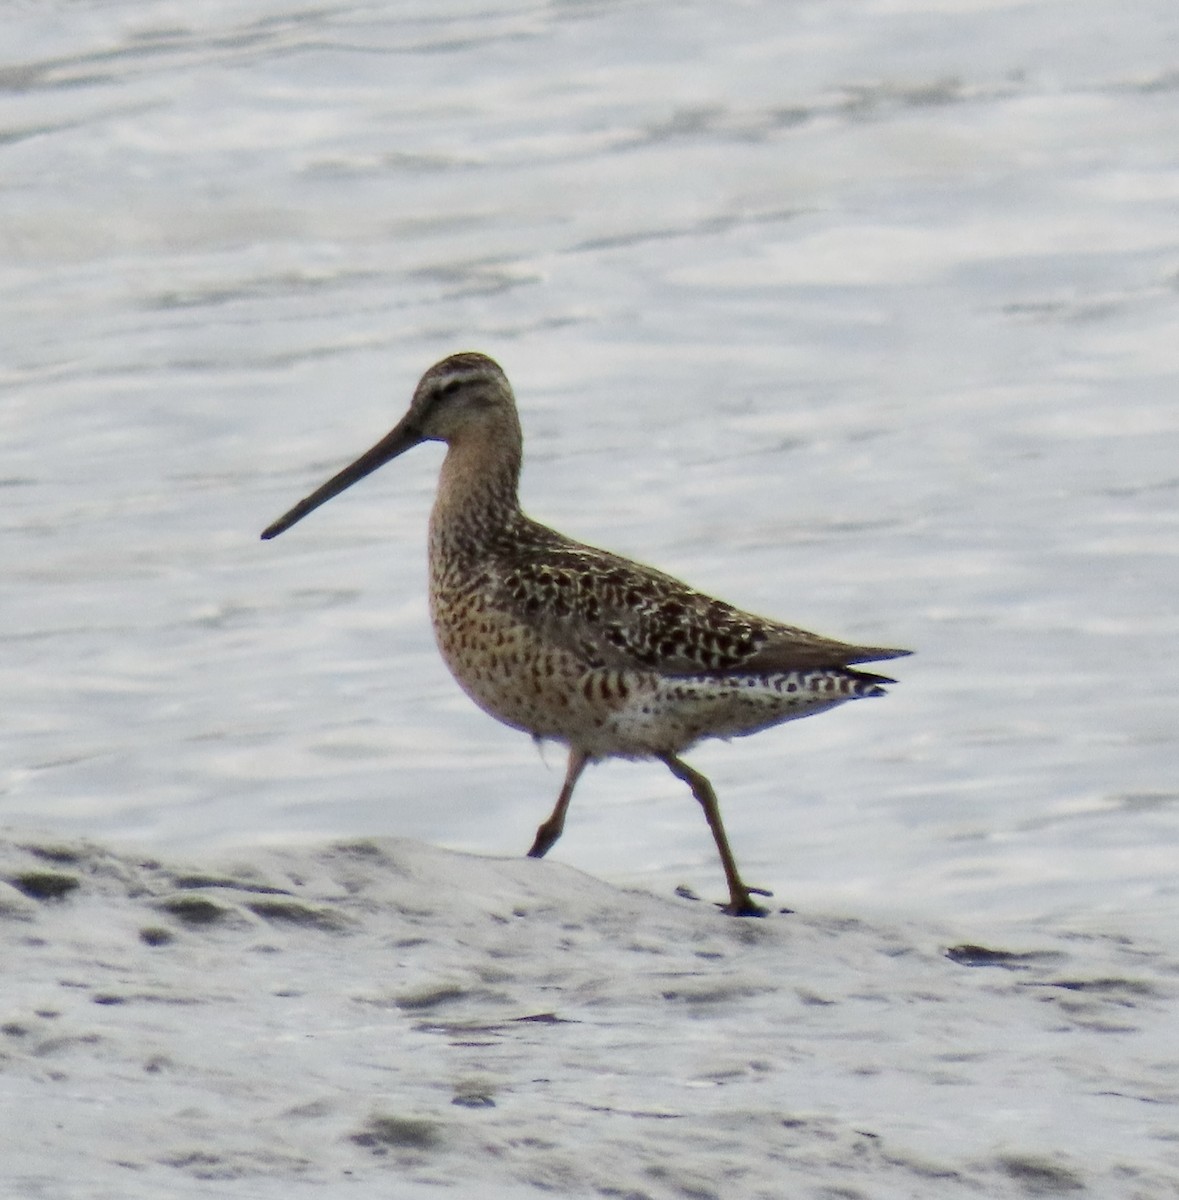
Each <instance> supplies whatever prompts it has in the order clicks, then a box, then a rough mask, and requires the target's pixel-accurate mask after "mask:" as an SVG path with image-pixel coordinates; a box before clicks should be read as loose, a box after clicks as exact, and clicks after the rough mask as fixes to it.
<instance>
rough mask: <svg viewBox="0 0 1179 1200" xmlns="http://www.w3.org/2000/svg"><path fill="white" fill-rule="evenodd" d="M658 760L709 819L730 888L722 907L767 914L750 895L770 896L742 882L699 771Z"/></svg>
mask: <svg viewBox="0 0 1179 1200" xmlns="http://www.w3.org/2000/svg"><path fill="white" fill-rule="evenodd" d="M659 757H660V760H661V761H662V762H663V763H664V764H666V766H667V769H668V770H669V771H670V772H671V773H672V774H673V775H674V776H675V777H676V778H677V779H682V780H683V781H684V782H685V783H686V784H687V785H688V787H690V788H691V789H692V795H693V796H695V797H696V799H697V800H699V801H700V807H701V808H703V809H704V815H705V817H707V818H708V827H709V829H711V830H712V837H713V840H714V841H715V842H716V848H717V850H718V851H719V852H720V860H721V866H723V867H724V869H725V879H726V880H727V881H728V884H729V902H728V904H727V905H725V912H727V913H730V914H732V915H733V916H734V917H764V916H765V915H766V912H767V911H768V910H766V909H764V908H762V907H761V905H760V904H754V903H753V897H752V896H751V895H750V891H751V890H752V891H756V892H757V893H758V895H759V896H768V895H770V893H769V892H766V891H763V890H762V889H761V888H753V889H750V888H748V887H746V886H745V884H744V882H743V881H742V879H741V876H740V874H739V873H738V871H737V860H736V859H735V858H734V857H733V852H732V850H730V849H729V839H728V838H727V837H726V836H725V827H724V824H723V822H722V821H721V815H720V806H719V805H718V804H717V802H716V792H714V791H713V790H712V784H711V783H709V782H708V780H707V779H706V778H705V777H704V776H703V775H701V774H700V772H699V771H694V770H693V769H692V768H691V767H689V766H688V764H687V763H686V762H684V761H683V759H680V758H676V756H675V755H674V754H661V755H660V756H659Z"/></svg>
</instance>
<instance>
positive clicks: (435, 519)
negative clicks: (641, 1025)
mask: <svg viewBox="0 0 1179 1200" xmlns="http://www.w3.org/2000/svg"><path fill="white" fill-rule="evenodd" d="M427 441H436V442H445V443H446V444H447V454H446V458H445V460H444V461H443V464H442V471H441V477H440V479H439V484H438V494H437V497H436V499H435V501H434V509H433V512H432V514H431V516H430V539H429V557H430V614H431V617H432V619H433V623H434V633H435V636H436V638H437V641H438V647H439V649H440V650H441V652H442V657H443V658H444V659H445V660H446V665H447V666H448V667H449V668H450V671H451V674H452V675H454V677H455V679H456V680H457V681H458V684H459V686H460V687H461V688H462V689H463V691H465V692H466V693H467V695H468V696H470V697H471V699H472V700H474V701H475V703H476V704H477V705H479V707H480V708H482V709H483V710H484V711H485V712H487V713H490V714H491V716H493V717H495V718H496V719H497V720H499V721H502V722H503V723H504V724H505V725H510V726H512V727H513V728H514V729H521V730H523V731H524V732H525V733H530V734H531V735H532V736H533V737H534V738H537V739H542V738H551V739H553V740H554V741H558V742H561V743H563V744H564V745H566V746H567V747H568V749H569V764H568V769H567V770H566V772H565V780H564V783H563V785H562V787H561V791H560V794H559V796H558V797H557V803H556V805H555V807H554V808H553V811H552V813H551V814H550V815H549V817H548V819H547V820H546V821H544V823H543V824H542V825H541V826H540V828H539V829H538V830H537V833H536V840H535V841H534V842H533V845H532V848H531V850H529V852H528V853H529V854H530V855H531V856H532V857H534V858H540V857H542V856H543V855H544V854H545V853H547V852H548V851H549V850H550V849H551V848H552V846H553V844H554V843H555V842H556V841H557V839H558V838H559V837H560V836H561V831H562V829H563V828H564V825H565V813H566V810H567V809H568V807H569V801H570V798H571V797H572V795H573V789H574V787H575V786H576V784H577V780H578V778H579V777H580V775H581V773H582V771H583V770H584V769H585V767H586V765H587V764H588V763H591V762H594V761H597V760H599V759H603V758H610V757H617V758H629V759H647V758H653V759H658V760H659V761H660V762H662V763H663V764H664V765H665V766H666V767H667V768H668V770H670V771H671V773H672V774H673V775H675V776H676V778H678V779H681V780H683V782H684V783H686V784H687V785H688V787H689V788H691V790H692V794H693V795H694V796H695V797H696V799H697V800H698V801H699V802H700V804H701V806H702V807H703V809H704V814H705V816H706V817H707V819H708V824H709V827H710V829H711V830H712V836H713V838H714V839H715V841H716V848H717V850H718V852H719V853H720V859H721V864H722V865H723V867H724V872H725V878H726V880H727V882H728V886H729V903H728V904H727V905H726V906H725V911H726V912H730V913H733V914H734V915H737V916H760V915H762V914H763V913H764V912H765V910H764V909H763V908H761V907H760V906H759V905H757V904H755V903H754V900H753V896H752V893H757V894H759V895H769V893H768V892H765V891H763V890H761V889H758V888H750V887H748V886H747V885H746V884H745V883H744V882H743V881H742V879H741V875H740V873H739V871H738V870H737V863H736V861H735V859H734V858H733V853H732V851H731V850H730V848H729V842H728V838H727V837H726V835H725V830H724V825H723V824H722V822H721V815H720V809H719V807H718V806H717V800H716V794H715V793H714V791H713V789H712V785H711V784H710V783H709V781H708V780H707V779H706V778H705V777H704V776H703V775H701V774H700V772H699V771H696V770H693V768H692V767H690V766H689V765H688V764H687V763H686V762H684V761H683V759H682V758H681V757H680V755H681V754H682V753H683V752H684V751H685V750H687V749H688V748H689V747H690V746H692V745H694V744H695V743H696V742H698V741H700V740H701V739H702V738H707V737H720V738H731V737H742V736H744V735H746V734H750V733H757V732H758V731H759V730H762V729H768V728H769V727H770V726H772V725H778V724H780V723H781V722H783V721H791V720H794V719H795V718H797V717H806V716H810V715H811V714H812V713H817V712H822V711H823V710H824V709H828V708H834V707H835V706H836V705H838V704H844V703H846V702H847V701H848V700H857V699H860V698H862V697H865V696H881V695H884V689H883V687H882V686H881V685H882V684H886V683H893V682H895V681H894V680H891V679H886V678H885V677H884V676H881V675H872V674H869V673H868V672H865V671H858V670H855V669H854V668H853V666H852V664H854V663H863V662H873V661H876V660H878V659H887V658H897V657H900V656H901V655H904V654H908V653H909V651H907V650H891V649H887V648H885V647H880V646H852V645H848V644H846V643H844V642H839V641H835V640H833V639H831V638H826V637H820V636H819V635H818V634H814V633H808V632H806V630H803V629H795V628H793V627H791V626H789V625H782V624H780V623H779V622H777V621H770V620H766V619H765V618H763V617H755V616H752V615H751V614H749V613H745V612H741V611H740V610H738V609H736V608H733V607H732V606H731V605H728V604H725V603H724V602H723V601H720V600H714V599H713V598H712V597H710V596H706V595H703V594H702V593H701V592H697V591H694V590H693V589H692V588H690V587H688V586H687V585H686V584H684V583H681V582H680V581H679V580H677V579H673V578H672V577H671V576H670V575H665V574H663V573H662V572H660V571H656V570H653V569H652V568H650V567H646V566H643V565H642V564H640V563H636V562H632V561H630V560H629V559H626V558H621V557H619V556H618V555H615V554H610V553H608V552H607V551H605V550H597V549H594V548H593V547H592V546H585V545H582V544H581V543H580V542H575V541H573V540H572V539H570V538H567V537H564V536H563V535H561V534H559V533H556V532H555V531H554V530H552V529H548V528H546V527H545V526H544V525H540V524H538V523H537V522H536V521H533V520H532V519H531V518H529V517H527V516H525V514H524V513H523V512H521V510H520V502H519V498H518V495H517V485H518V482H519V477H520V464H521V459H522V454H523V436H522V434H521V432H520V421H519V417H518V416H517V413H516V401H515V397H514V396H513V395H512V389H511V385H510V384H509V383H508V380H507V377H506V376H505V375H504V373H503V371H502V370H501V369H500V367H499V366H498V365H497V364H496V363H495V362H493V361H492V360H491V359H490V358H488V357H487V356H486V355H483V354H476V353H464V354H454V355H451V356H450V357H449V358H446V359H443V361H442V362H439V363H436V364H435V365H434V366H432V367H431V368H430V369H429V370H428V371H427V372H426V373H425V374H424V375H423V376H422V378H421V381H420V382H419V383H418V386H417V389H416V390H415V392H414V395H413V401H412V403H411V404H410V406H409V411H408V412H407V413H406V414H405V416H404V417H402V419H401V420H400V421H399V422H398V423H397V425H395V426H394V428H393V429H392V430H391V431H390V432H389V433H388V434H386V435H385V437H383V438H382V439H381V440H380V441H379V442H377V444H376V445H375V446H373V447H372V449H371V450H369V451H367V452H366V453H365V454H362V455H361V456H360V458H358V459H357V460H356V461H355V462H354V463H352V464H351V466H348V467H345V468H344V469H343V470H342V471H340V472H339V474H337V475H335V476H333V477H332V478H331V479H329V480H328V481H327V483H325V484H324V485H323V486H322V487H320V488H318V489H317V490H316V491H314V492H312V493H311V495H309V496H308V497H307V498H306V499H304V500H301V501H300V502H299V503H298V504H296V505H295V507H294V508H292V509H291V510H290V512H288V513H287V514H286V515H285V516H282V517H280V518H279V519H278V520H277V521H275V522H274V524H273V525H270V526H269V527H268V528H267V529H266V530H265V531H264V532H263V534H262V537H263V538H273V537H277V536H278V534H280V533H282V532H283V530H285V529H289V528H290V527H291V526H292V525H293V524H295V522H296V521H300V520H302V518H303V517H305V516H306V515H307V514H308V513H309V512H311V511H312V510H313V509H316V508H318V507H319V506H320V505H321V504H323V503H324V502H325V501H327V500H330V499H331V498H332V497H333V496H335V495H338V494H339V493H340V492H342V491H343V490H344V489H345V488H347V487H350V486H351V485H352V484H354V483H356V482H357V480H359V479H363V478H364V477H365V476H366V475H368V474H370V473H371V472H373V471H375V470H376V469H377V468H378V467H380V466H382V465H383V464H384V463H387V462H389V461H390V460H391V459H394V458H396V457H397V456H398V455H399V454H403V453H404V452H405V451H406V450H409V449H410V448H411V447H413V446H416V445H418V444H419V443H420V442H427Z"/></svg>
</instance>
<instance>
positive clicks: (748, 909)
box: [718, 887, 774, 917]
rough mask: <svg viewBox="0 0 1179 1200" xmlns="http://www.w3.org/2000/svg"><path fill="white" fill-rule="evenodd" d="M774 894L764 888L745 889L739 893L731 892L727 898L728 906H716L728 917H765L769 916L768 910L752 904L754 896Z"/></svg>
mask: <svg viewBox="0 0 1179 1200" xmlns="http://www.w3.org/2000/svg"><path fill="white" fill-rule="evenodd" d="M773 894H774V893H773V892H771V891H768V890H767V889H766V888H757V887H753V888H751V887H747V888H742V889H741V890H740V891H733V893H732V894H731V895H730V896H729V902H728V904H721V905H718V907H719V908H720V910H721V912H723V913H728V915H729V916H730V917H765V916H768V915H769V911H770V910H769V909H768V908H762V906H761V905H760V904H755V903H754V902H753V897H754V896H772V895H773Z"/></svg>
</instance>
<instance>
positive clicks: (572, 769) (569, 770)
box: [528, 746, 589, 858]
mask: <svg viewBox="0 0 1179 1200" xmlns="http://www.w3.org/2000/svg"><path fill="white" fill-rule="evenodd" d="M588 762H589V755H588V754H586V753H585V752H584V751H583V750H578V749H577V747H576V746H570V747H569V766H568V767H566V768H565V782H564V783H563V784H562V785H561V794H560V795H559V796H558V797H557V803H556V804H555V805H553V811H552V812H551V813H550V814H549V819H548V820H547V821H545V822H544V824H543V825H541V827H540V828H539V829H538V830H537V831H536V841H534V842H533V843H532V849H531V850H529V851H528V857H529V858H544V856H545V855H546V854H547V853H548V852H549V851H550V850H551V849H552V848H553V846H554V844H555V843H556V841H557V838H559V837H560V836H561V831H562V830H563V829H564V828H565V812H566V810H567V809H568V808H569V801H570V799H572V797H573V789H574V788H575V787H576V786H577V781H578V779H579V778H580V777H581V773H582V771H584V770H585V765H586V763H588Z"/></svg>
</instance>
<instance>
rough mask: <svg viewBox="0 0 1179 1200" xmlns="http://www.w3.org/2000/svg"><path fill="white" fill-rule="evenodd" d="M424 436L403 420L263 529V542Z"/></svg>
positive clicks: (406, 420) (276, 535) (415, 443)
mask: <svg viewBox="0 0 1179 1200" xmlns="http://www.w3.org/2000/svg"><path fill="white" fill-rule="evenodd" d="M422 440H423V439H422V435H421V434H420V433H419V432H418V431H417V429H415V428H414V427H413V426H412V425H411V424H410V423H409V421H408V419H407V418H403V419H402V420H400V421H398V423H397V424H396V425H395V426H394V427H393V428H392V429H391V430H390V431H389V432H388V433H387V434H385V436H384V437H383V438H381V440H380V441H379V442H378V443H377V444H376V445H375V446H374V447H373V448H372V449H371V450H366V451H365V452H364V453H363V454H362V455H361V456H360V457H359V458H358V459H357V460H356V461H355V462H354V463H352V464H350V465H349V466H347V467H345V468H344V469H343V470H342V471H341V472H340V473H339V474H338V475H333V476H332V477H331V479H329V480H328V481H327V483H325V484H323V486H322V487H318V488H316V489H315V491H313V492H312V493H311V495H310V496H307V497H305V498H304V499H302V500H300V501H299V503H298V504H296V505H295V507H294V508H292V509H291V511H290V512H288V513H284V514H283V515H282V516H281V517H279V519H278V520H277V521H275V522H274V523H273V524H271V525H267V526H266V528H265V529H264V530H262V540H263V541H269V540H270V539H271V538H273V537H278V535H279V534H280V533H282V532H283V530H284V529H290V527H291V526H292V525H294V523H295V522H296V521H301V520H302V519H303V518H304V517H305V516H306V515H307V514H308V513H309V512H312V511H314V510H315V509H317V508H318V507H319V506H320V505H321V504H326V503H327V502H328V501H329V500H330V499H331V498H332V497H333V496H338V495H339V494H340V493H341V492H342V491H343V490H344V489H345V488H349V487H351V486H352V485H353V484H354V483H356V481H357V480H359V479H363V478H364V477H365V476H366V475H371V474H372V473H373V472H374V471H375V470H376V469H377V468H378V467H383V466H384V465H385V463H387V462H389V461H390V459H394V458H396V457H397V456H398V455H399V454H404V453H405V452H406V450H409V449H411V448H412V447H414V446H416V445H417V444H418V443H419V442H421V441H422Z"/></svg>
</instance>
